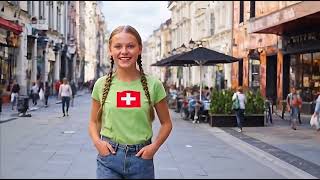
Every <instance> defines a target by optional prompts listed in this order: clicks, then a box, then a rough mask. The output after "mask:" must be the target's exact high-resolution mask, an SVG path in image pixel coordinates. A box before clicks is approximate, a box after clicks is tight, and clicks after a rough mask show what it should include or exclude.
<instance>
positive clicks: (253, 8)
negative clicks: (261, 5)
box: [250, 1, 256, 18]
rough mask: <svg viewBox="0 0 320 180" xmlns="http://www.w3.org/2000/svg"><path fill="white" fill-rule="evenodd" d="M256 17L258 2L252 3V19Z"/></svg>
mask: <svg viewBox="0 0 320 180" xmlns="http://www.w3.org/2000/svg"><path fill="white" fill-rule="evenodd" d="M253 17H256V2H255V1H250V18H253Z"/></svg>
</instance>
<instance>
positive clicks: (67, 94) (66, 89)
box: [59, 78, 72, 117]
mask: <svg viewBox="0 0 320 180" xmlns="http://www.w3.org/2000/svg"><path fill="white" fill-rule="evenodd" d="M71 96H72V89H71V86H70V85H69V83H68V79H67V78H63V84H61V85H60V88H59V97H61V100H62V113H63V117H65V116H66V112H67V116H69V105H70V98H71ZM65 107H66V111H65Z"/></svg>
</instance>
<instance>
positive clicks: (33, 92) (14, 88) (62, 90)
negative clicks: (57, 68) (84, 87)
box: [0, 78, 77, 116]
mask: <svg viewBox="0 0 320 180" xmlns="http://www.w3.org/2000/svg"><path fill="white" fill-rule="evenodd" d="M54 88H55V91H56V96H57V99H61V100H62V113H63V116H66V115H67V116H68V115H69V105H70V101H71V106H73V104H74V98H75V95H76V93H77V88H76V86H75V84H74V83H71V84H69V82H68V80H67V78H63V83H61V82H60V81H57V82H56V83H55V84H54ZM6 90H7V91H8V92H10V103H11V109H12V110H18V97H19V95H20V85H19V84H18V83H17V81H16V80H13V81H12V83H10V85H8V86H7V89H6ZM0 91H1V92H0V95H2V93H3V87H2V86H1V90H0ZM51 94H52V91H51V87H50V85H49V83H48V82H45V83H43V82H41V81H37V82H33V83H32V86H31V88H30V90H29V97H30V99H32V104H33V105H34V106H37V105H38V100H40V101H42V102H43V104H44V107H48V99H49V96H50V95H51ZM0 101H1V102H0V113H1V112H2V98H0Z"/></svg>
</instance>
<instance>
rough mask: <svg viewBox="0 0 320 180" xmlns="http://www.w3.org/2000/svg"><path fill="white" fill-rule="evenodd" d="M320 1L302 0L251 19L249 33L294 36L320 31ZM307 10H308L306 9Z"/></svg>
mask: <svg viewBox="0 0 320 180" xmlns="http://www.w3.org/2000/svg"><path fill="white" fill-rule="evenodd" d="M319 7H320V1H302V2H300V3H296V4H293V5H291V6H288V7H285V8H283V9H281V10H279V11H275V12H273V13H271V14H268V15H266V16H261V17H257V18H253V19H251V20H250V21H249V27H248V32H249V33H264V34H276V35H279V36H283V35H286V36H293V35H297V34H302V33H308V32H319V31H320V28H319V27H320V9H319ZM306 10H307V11H306Z"/></svg>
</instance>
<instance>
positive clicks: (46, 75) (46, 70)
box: [43, 42, 49, 83]
mask: <svg viewBox="0 0 320 180" xmlns="http://www.w3.org/2000/svg"><path fill="white" fill-rule="evenodd" d="M48 44H49V42H48V43H47V45H46V47H45V49H44V51H43V52H44V53H43V61H44V77H43V83H44V82H46V81H48V74H49V61H48V57H47V54H48V51H49V47H48Z"/></svg>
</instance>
